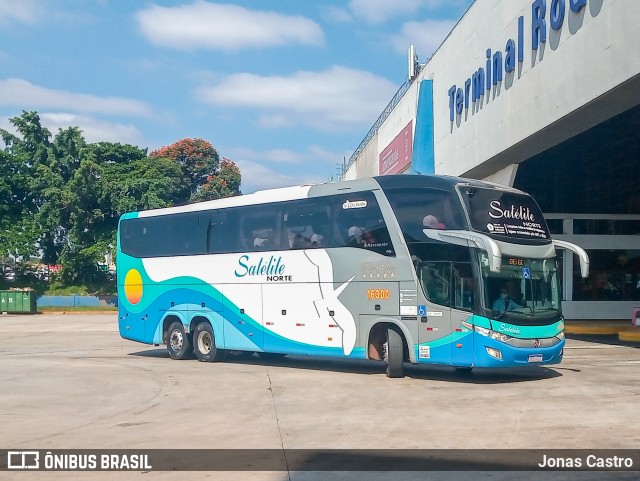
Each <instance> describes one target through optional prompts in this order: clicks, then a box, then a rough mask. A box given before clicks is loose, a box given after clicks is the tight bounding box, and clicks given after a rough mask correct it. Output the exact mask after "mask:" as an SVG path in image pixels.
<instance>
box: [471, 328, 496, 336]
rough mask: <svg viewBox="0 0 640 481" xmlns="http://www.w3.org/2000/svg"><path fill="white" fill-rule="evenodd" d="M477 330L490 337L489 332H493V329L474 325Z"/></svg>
mask: <svg viewBox="0 0 640 481" xmlns="http://www.w3.org/2000/svg"><path fill="white" fill-rule="evenodd" d="M473 328H474V329H475V330H476V332H477V333H478V334H480V335H482V336H484V337H489V334H490V333H491V332H492V331H491V329H486V328H484V327H480V326H473Z"/></svg>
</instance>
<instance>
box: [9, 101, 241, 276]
mask: <svg viewBox="0 0 640 481" xmlns="http://www.w3.org/2000/svg"><path fill="white" fill-rule="evenodd" d="M10 122H11V124H12V125H13V126H14V127H15V128H16V131H17V135H14V134H12V133H10V132H8V131H6V130H2V129H0V137H1V138H2V140H3V141H4V144H5V147H4V149H3V150H0V255H2V256H4V255H5V254H10V255H11V256H13V257H14V258H19V257H23V258H28V257H29V256H32V255H37V254H38V253H40V254H41V255H42V260H43V262H46V263H48V264H58V263H59V264H61V265H62V269H61V270H60V274H59V275H60V277H61V279H62V280H63V282H64V283H66V284H79V283H92V282H94V281H96V280H97V279H99V277H100V275H101V274H100V273H99V272H98V271H97V268H96V267H97V266H96V264H97V263H100V262H102V261H103V259H104V256H105V254H106V253H107V252H109V251H113V249H114V248H115V245H116V237H115V236H116V230H117V227H118V219H119V218H120V216H121V215H122V214H124V213H125V212H130V211H137V210H145V209H156V208H162V207H169V206H172V205H176V204H183V203H186V202H188V201H189V200H205V199H217V198H220V197H226V196H230V195H238V194H239V188H240V171H239V169H238V168H237V167H236V165H235V164H234V163H233V162H232V161H230V160H228V159H223V160H222V162H221V161H220V159H219V157H218V153H217V152H216V150H215V149H214V148H213V146H212V145H211V144H210V143H209V142H207V141H205V140H202V139H184V140H181V141H179V142H176V143H175V144H173V145H171V146H169V147H164V148H163V149H159V150H158V151H156V152H153V153H152V154H151V155H149V156H147V150H146V149H141V148H139V147H135V146H133V145H126V144H119V143H110V142H98V143H92V144H87V143H86V141H85V139H84V137H83V135H82V131H81V130H80V129H79V128H78V127H68V128H66V129H59V130H58V133H57V134H56V135H55V137H54V138H53V140H52V139H51V137H52V136H51V133H50V132H49V131H48V130H47V129H46V128H44V127H42V125H41V123H40V117H39V115H38V113H37V112H27V111H23V112H22V115H21V116H19V117H14V118H12V119H10Z"/></svg>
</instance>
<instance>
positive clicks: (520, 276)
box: [478, 251, 560, 323]
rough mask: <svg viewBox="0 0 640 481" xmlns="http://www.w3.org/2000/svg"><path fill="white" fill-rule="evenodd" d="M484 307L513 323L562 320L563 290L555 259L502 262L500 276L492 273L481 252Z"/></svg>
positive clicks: (523, 259)
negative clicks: (561, 290) (561, 295)
mask: <svg viewBox="0 0 640 481" xmlns="http://www.w3.org/2000/svg"><path fill="white" fill-rule="evenodd" d="M478 258H479V262H480V272H481V284H482V291H483V293H484V295H483V307H484V308H485V309H486V310H488V311H491V312H492V314H493V317H495V318H509V319H510V320H511V321H512V322H516V323H517V321H518V320H520V321H523V322H526V321H527V320H529V321H531V320H534V319H537V320H541V321H542V320H549V319H550V318H559V317H560V288H559V281H558V270H557V264H556V259H555V258H549V259H531V258H521V257H508V256H505V257H503V259H502V265H501V269H500V272H491V271H490V270H489V259H488V257H487V253H486V252H483V251H479V252H478Z"/></svg>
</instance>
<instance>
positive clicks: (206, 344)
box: [193, 322, 226, 362]
mask: <svg viewBox="0 0 640 481" xmlns="http://www.w3.org/2000/svg"><path fill="white" fill-rule="evenodd" d="M193 352H195V354H196V357H197V358H198V360H199V361H202V362H215V361H222V360H223V359H224V357H225V354H226V351H223V350H222V349H218V348H217V347H216V338H215V336H214V335H213V329H212V327H211V324H209V323H208V322H201V323H200V324H198V325H197V326H196V328H195V329H194V331H193Z"/></svg>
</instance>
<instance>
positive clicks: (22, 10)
mask: <svg viewBox="0 0 640 481" xmlns="http://www.w3.org/2000/svg"><path fill="white" fill-rule="evenodd" d="M42 13H43V4H42V2H41V1H38V0H0V25H2V24H9V23H13V22H20V23H26V24H29V25H33V24H35V23H36V22H37V21H38V19H39V18H40V17H41V16H42Z"/></svg>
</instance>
